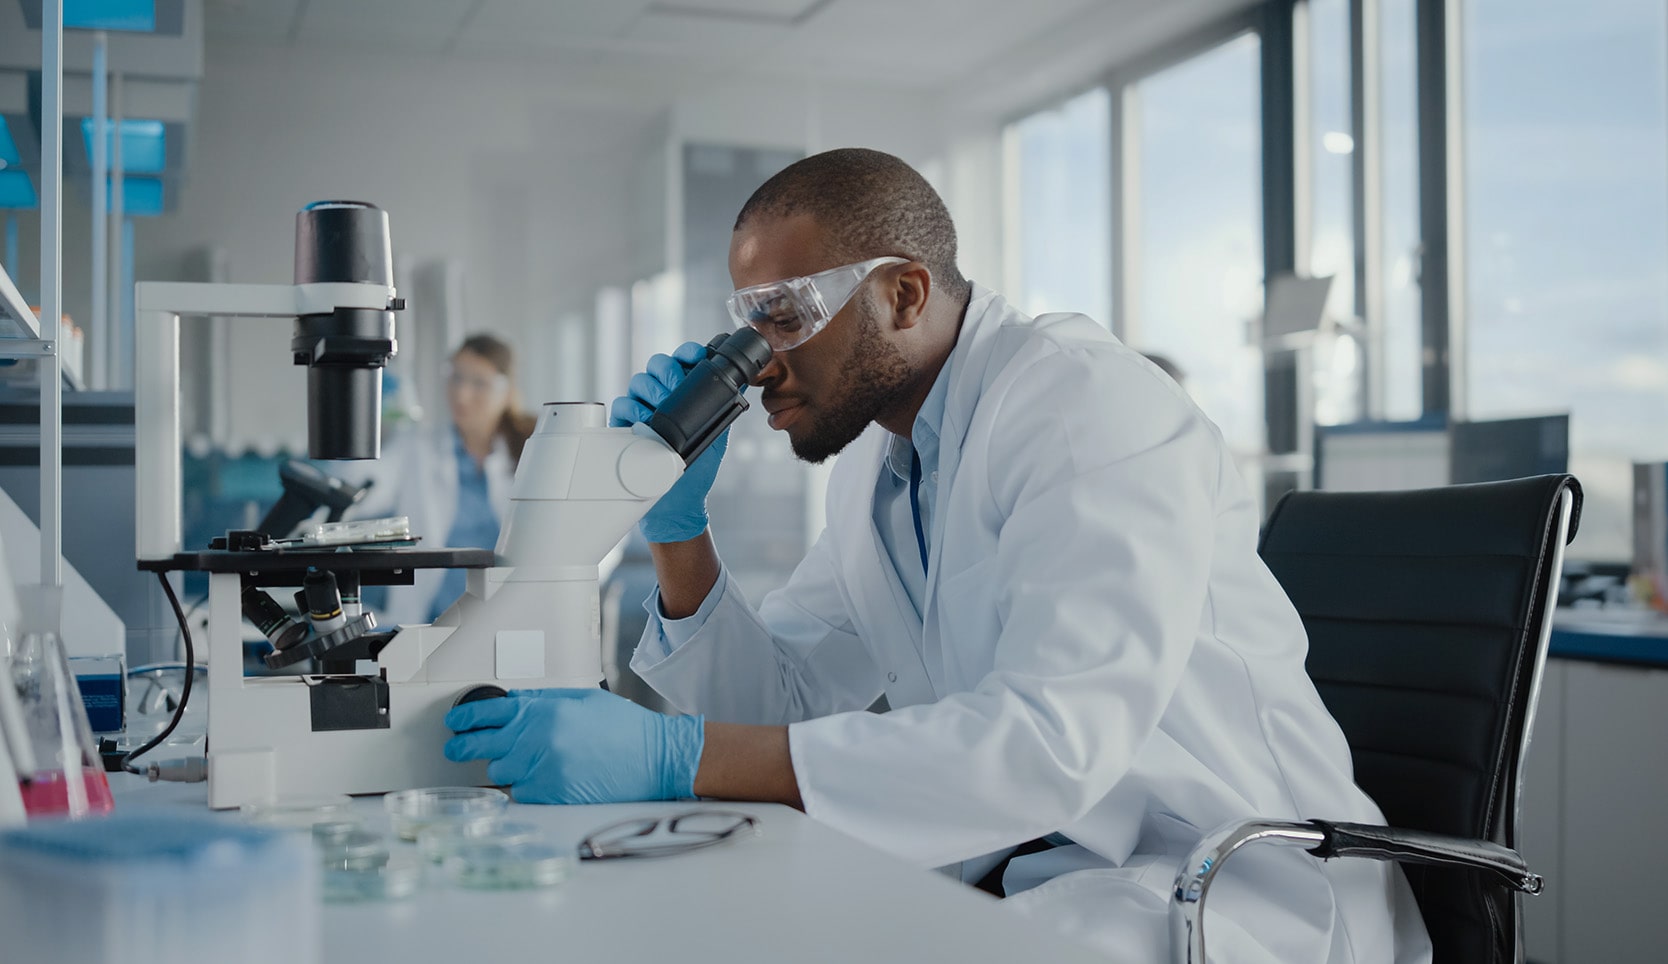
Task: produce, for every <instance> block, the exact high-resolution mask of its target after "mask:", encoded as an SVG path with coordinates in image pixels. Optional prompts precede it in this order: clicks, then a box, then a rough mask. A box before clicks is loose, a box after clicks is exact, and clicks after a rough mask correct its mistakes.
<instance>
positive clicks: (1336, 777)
mask: <svg viewBox="0 0 1668 964" xmlns="http://www.w3.org/2000/svg"><path fill="white" fill-rule="evenodd" d="M949 365H950V374H949V378H950V383H949V385H948V394H947V399H946V407H945V413H944V421H943V425H942V443H941V445H942V449H941V453H940V465H939V476H940V481H939V490H938V493H939V494H938V508H937V510H936V511H935V512H934V514H933V518H932V519H931V528H932V531H931V535H930V549H929V566H928V573H929V575H928V580H927V589H926V596H925V600H924V605H923V613H924V620H923V618H921V617H918V616H917V615H916V611H915V609H914V606H913V605H912V604H911V602H910V600H909V598H908V596H907V595H906V594H905V592H904V589H903V586H902V584H901V582H900V581H899V578H898V575H897V572H896V571H895V570H894V569H893V566H892V563H891V561H890V560H889V558H888V556H887V554H886V553H885V552H884V550H883V549H882V546H881V543H880V540H879V538H878V534H877V532H876V530H875V526H874V523H873V499H874V493H875V482H876V479H877V477H878V475H879V473H880V472H881V471H883V465H882V459H883V457H884V455H885V451H886V446H887V441H888V439H889V438H890V436H889V435H888V434H887V433H886V432H884V431H883V430H881V429H880V428H879V427H878V426H871V427H870V429H869V431H868V432H867V433H866V434H865V435H864V436H863V437H862V438H860V439H859V440H858V441H857V442H855V443H854V444H853V445H852V447H851V448H850V449H849V450H848V451H847V452H846V453H845V454H844V455H842V456H841V457H840V459H839V461H838V464H837V465H836V466H835V468H834V471H833V475H832V478H831V481H830V484H829V489H828V491H829V495H828V503H827V518H828V525H827V528H826V529H825V531H824V532H823V533H822V536H821V538H820V539H819V540H818V541H817V543H816V544H815V545H814V546H813V547H812V549H811V550H810V552H809V554H808V555H807V556H806V558H805V560H804V561H803V562H802V563H801V564H800V566H799V567H798V569H797V570H796V571H795V572H794V574H793V576H792V577H791V579H790V581H789V582H788V584H787V586H786V587H784V588H783V589H781V590H779V591H777V592H775V593H772V594H771V595H769V596H767V597H765V599H764V601H763V603H762V604H761V605H760V606H759V607H758V608H757V609H754V608H753V607H752V606H751V605H750V604H749V603H748V601H747V600H746V599H745V598H743V596H742V593H741V591H740V590H739V588H738V587H737V586H736V583H735V581H734V580H729V579H727V580H726V587H725V590H724V592H723V594H722V596H721V597H720V598H719V599H718V600H717V602H716V605H715V607H714V608H713V609H712V610H711V612H710V615H709V616H708V617H707V618H706V620H705V622H704V623H702V624H701V625H700V628H699V629H698V630H696V631H695V632H694V634H693V635H692V636H690V637H689V638H688V639H687V640H686V642H685V643H684V644H683V645H681V646H680V647H678V648H677V649H676V650H675V651H670V644H669V643H668V641H667V639H666V636H665V633H664V628H663V627H662V625H661V623H660V620H659V618H658V615H657V614H658V608H659V607H658V603H657V602H656V601H655V600H653V599H651V601H650V604H649V605H650V608H651V618H650V621H649V626H648V628H647V630H646V631H645V633H644V637H643V641H642V643H640V645H639V647H638V651H637V655H636V657H635V658H634V661H633V664H632V665H633V668H634V669H635V670H636V671H637V672H638V673H639V674H641V675H642V677H643V678H644V679H645V680H647V681H648V682H649V683H650V684H651V685H653V686H654V687H655V689H657V690H658V691H659V692H660V693H661V694H663V695H664V696H665V697H666V698H667V699H668V700H670V701H671V702H672V703H673V704H674V705H676V706H678V707H679V708H681V709H684V710H686V711H689V712H701V713H705V714H707V715H708V718H710V719H713V720H721V721H732V722H743V723H763V724H783V723H786V724H789V729H788V736H789V746H790V750H791V753H792V759H793V767H794V772H795V775H796V776H797V778H798V783H799V787H800V792H801V794H802V796H803V799H804V803H805V809H806V812H807V813H809V814H810V815H811V816H812V817H814V818H815V819H817V820H820V821H822V822H823V823H825V824H828V825H830V826H832V827H834V828H836V829H838V830H841V831H844V832H845V833H847V834H850V835H851V836H853V837H855V838H857V839H859V840H862V841H865V842H867V843H869V844H872V845H874V846H877V847H880V848H882V849H883V850H887V851H890V852H891V853H894V854H897V855H900V856H902V857H904V858H906V859H907V860H909V861H912V862H914V863H916V864H919V865H922V866H928V867H941V866H942V867H945V869H946V871H947V872H951V873H957V874H959V876H961V877H962V878H963V879H964V880H968V881H972V880H977V879H978V878H979V877H980V876H982V875H983V874H984V873H985V872H987V871H988V870H989V869H990V868H991V867H992V866H994V864H995V863H996V862H997V860H999V859H1000V857H1001V856H1002V855H1003V854H1004V853H1006V852H1007V851H1008V850H1009V849H1011V848H1013V847H1014V846H1015V845H1017V844H1019V843H1021V842H1023V841H1026V840H1029V839H1032V838H1035V837H1040V836H1043V835H1046V834H1050V833H1053V832H1056V831H1058V832H1060V833H1062V834H1064V835H1065V837H1067V838H1069V839H1070V844H1069V845H1067V846H1063V847H1060V848H1058V849H1055V850H1051V851H1047V852H1045V853H1042V854H1037V855H1034V856H1029V857H1022V858H1016V859H1015V860H1014V861H1013V862H1012V864H1011V865H1010V867H1009V869H1008V872H1007V876H1006V883H1007V893H1008V894H1010V895H1015V894H1016V893H1017V896H1010V897H1009V899H1008V900H1007V901H1006V902H1005V903H1006V905H1007V906H1010V907H1015V908H1018V909H1020V910H1022V911H1024V912H1027V913H1030V914H1032V915H1034V916H1037V917H1040V918H1043V919H1045V920H1047V921H1050V922H1052V923H1053V924H1054V925H1056V926H1057V927H1059V928H1061V929H1063V930H1065V931H1067V932H1068V933H1074V934H1077V935H1079V936H1081V937H1082V938H1083V939H1085V940H1088V941H1090V942H1092V943H1095V944H1098V945H1100V946H1101V947H1103V948H1105V949H1106V950H1107V951H1109V952H1111V953H1112V954H1113V955H1114V959H1116V960H1120V961H1130V962H1141V964H1151V962H1154V961H1159V960H1164V959H1166V958H1165V956H1164V955H1165V954H1166V953H1167V948H1168V939H1167V937H1166V933H1165V929H1164V927H1165V925H1164V921H1165V912H1166V906H1167V898H1168V894H1169V891H1170V889H1171V885H1172V883H1173V879H1174V874H1175V871H1176V868H1177V865H1178V863H1179V861H1180V858H1181V857H1182V855H1184V854H1185V853H1186V851H1187V850H1188V849H1189V848H1190V847H1191V846H1192V845H1193V844H1194V843H1196V842H1197V841H1198V839H1199V837H1200V835H1201V834H1202V833H1203V832H1206V831H1209V830H1211V829H1214V828H1215V827H1217V826H1219V825H1220V824H1222V823H1224V822H1226V821H1228V820H1232V819H1236V818H1243V817H1250V816H1256V815H1262V816H1269V817H1277V818H1306V817H1311V816H1317V817H1327V818H1332V819H1338V820H1348V821H1363V822H1381V821H1382V819H1383V818H1382V815H1381V814H1380V812H1379V810H1378V808H1377V807H1376V806H1375V805H1374V804H1373V803H1372V802H1371V801H1370V800H1369V799H1368V798H1367V797H1366V795H1365V794H1364V793H1362V792H1361V791H1360V790H1359V789H1357V788H1356V787H1355V786H1354V784H1353V782H1352V778H1351V768H1350V755H1349V748H1348V746H1347V745H1346V743H1345V741H1344V737H1343V735H1342V733H1341V731H1340V730H1339V729H1338V727H1337V725H1336V724H1335V723H1334V722H1333V720H1332V719H1331V717H1330V716H1329V715H1328V713H1327V711H1326V709H1325V707H1324V706H1323V705H1322V703H1321V701H1320V698H1319V696H1318V695H1317V694H1316V692H1315V689H1314V687H1313V685H1312V684H1311V683H1310V682H1309V679H1308V677H1307V676H1306V675H1305V673H1304V668H1303V663H1304V657H1305V654H1306V651H1307V639H1306V637H1305V634H1304V630H1303V625H1302V623H1301V622H1300V620H1299V619H1298V616H1297V613H1296V612H1295V611H1294V609H1293V608H1292V606H1291V604H1290V602H1289V601H1288V600H1287V599H1286V596H1285V594H1284V593H1283V592H1282V591H1281V589H1280V587H1279V585H1278V584H1277V583H1276V582H1275V580H1274V578H1273V576H1272V575H1271V574H1270V573H1269V572H1268V570H1267V569H1266V568H1265V567H1264V566H1263V564H1262V562H1261V560H1260V559H1259V558H1258V556H1257V553H1256V539H1257V527H1258V516H1257V509H1256V503H1255V502H1254V501H1253V500H1252V499H1251V497H1250V495H1249V493H1248V491H1247V488H1246V486H1245V484H1244V483H1243V482H1242V481H1241V479H1240V478H1239V476H1238V474H1237V472H1236V471H1235V469H1234V466H1233V462H1232V459H1231V457H1230V454H1229V451H1228V448H1227V446H1226V445H1225V444H1224V442H1223V440H1222V437H1221V434H1220V433H1219V432H1218V431H1217V429H1216V427H1215V426H1214V425H1212V424H1211V423H1210V422H1209V421H1208V420H1207V419H1206V418H1205V417H1204V416H1203V415H1202V414H1201V413H1200V412H1199V410H1198V409H1197V408H1196V407H1195V406H1194V405H1193V404H1192V403H1191V402H1190V401H1189V400H1188V398H1187V396H1186V395H1185V393H1184V392H1183V391H1182V390H1181V389H1180V388H1179V387H1178V386H1177V385H1176V384H1175V383H1174V382H1172V381H1170V380H1169V379H1168V378H1166V377H1165V376H1163V375H1162V374H1161V373H1160V372H1159V371H1158V370H1157V369H1156V368H1155V367H1154V366H1153V365H1151V364H1150V363H1148V362H1146V361H1145V360H1144V359H1142V358H1141V357H1140V356H1139V355H1138V354H1137V353H1135V352H1133V351H1131V350H1130V349H1129V348H1127V347H1125V346H1124V345H1123V344H1122V343H1120V342H1119V341H1118V340H1117V339H1115V338H1114V337H1112V336H1111V335H1110V334H1108V333H1107V332H1106V331H1105V330H1104V329H1102V328H1100V327H1099V326H1098V325H1096V324H1095V323H1094V322H1092V321H1091V320H1089V319H1088V318H1085V317H1083V316H1081V315H1045V316H1042V317H1039V318H1037V319H1035V320H1033V319H1031V318H1028V317H1026V316H1024V315H1022V314H1021V313H1019V312H1018V311H1016V310H1015V309H1013V308H1012V307H1010V306H1009V305H1008V304H1007V303H1006V302H1005V301H1004V300H1003V299H1001V298H1000V297H999V296H997V295H995V294H993V293H992V292H990V291H986V290H983V289H980V288H975V290H974V297H973V300H972V303H971V304H970V306H969V307H968V310H967V314H966V319H965V322H964V325H963V328H962V331H961V334H960V336H959V339H958V342H957V345H956V348H955V350H954V352H953V354H952V356H951V358H950V361H949ZM923 622H924V625H923ZM882 692H884V693H885V694H886V697H887V701H888V703H889V704H890V705H891V707H892V709H891V711H890V712H888V713H885V714H874V713H867V712H863V710H864V708H865V707H867V706H869V705H870V704H871V703H872V702H873V701H874V700H875V698H876V697H877V696H879V695H880V694H881V693H882ZM1210 928H1211V935H1212V938H1213V940H1212V943H1211V950H1212V953H1211V959H1212V961H1235V962H1249V961H1255V962H1267V964H1305V962H1316V964H1319V962H1322V961H1333V962H1351V961H1355V962H1368V961H1371V962H1389V961H1396V962H1405V961H1421V960H1428V959H1429V944H1428V942H1427V940H1426V938H1425V934H1424V927H1423V924H1422V923H1421V922H1420V920H1419V918H1418V915H1417V910H1416V909H1415V908H1414V905H1413V903H1412V895H1411V893H1410V892H1409V891H1408V889H1407V885H1406V883H1405V881H1404V879H1403V878H1402V876H1401V873H1400V871H1399V870H1396V869H1394V868H1393V867H1392V866H1390V865H1386V864H1380V863H1378V862H1375V861H1331V862H1327V863H1325V864H1323V863H1321V862H1320V861H1317V860H1315V859H1313V858H1311V857H1309V856H1308V855H1307V854H1304V853H1302V852H1301V851H1294V850H1285V849H1281V848H1263V849H1262V850H1261V851H1260V852H1259V851H1258V850H1257V849H1256V848H1252V849H1249V850H1247V851H1243V852H1241V853H1240V854H1239V855H1238V856H1236V857H1235V859H1234V862H1233V863H1229V864H1228V865H1227V866H1226V869H1225V870H1224V871H1223V872H1222V874H1221V875H1220V877H1219V879H1218V883H1217V885H1216V887H1215V888H1213V891H1212V898H1211V925H1210Z"/></svg>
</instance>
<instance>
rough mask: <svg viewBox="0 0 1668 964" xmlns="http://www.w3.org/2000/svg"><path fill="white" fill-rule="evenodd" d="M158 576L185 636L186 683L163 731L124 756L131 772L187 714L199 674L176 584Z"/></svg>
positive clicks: (158, 574)
mask: <svg viewBox="0 0 1668 964" xmlns="http://www.w3.org/2000/svg"><path fill="white" fill-rule="evenodd" d="M156 578H157V581H159V582H161V583H162V591H163V592H165V593H167V594H168V603H169V604H170V605H172V606H173V607H174V618H176V619H178V620H179V622H180V633H181V635H183V636H184V637H185V685H184V686H183V687H181V688H180V702H179V705H178V706H176V707H174V717H173V719H171V720H169V721H168V725H167V726H166V727H163V729H162V732H161V733H158V734H157V735H156V736H154V737H152V738H151V741H150V742H149V743H146V744H145V745H144V746H142V747H140V748H139V749H137V750H132V751H129V752H128V755H127V756H124V757H122V769H123V770H126V771H127V772H129V773H139V772H141V771H140V770H139V769H138V768H136V767H135V766H134V765H133V761H134V760H137V759H138V758H139V757H141V756H144V755H145V754H146V753H149V752H150V751H152V750H154V749H156V748H157V746H158V745H159V744H161V743H162V741H163V740H166V739H168V736H169V734H171V733H173V732H174V727H176V726H179V725H180V720H181V719H182V718H183V717H184V716H185V704H186V701H188V700H190V699H191V680H192V678H193V677H195V676H196V675H197V650H196V649H195V648H194V647H193V646H192V645H191V627H190V625H188V624H187V622H186V618H185V610H183V609H181V608H180V600H179V597H178V596H176V595H174V586H173V584H172V583H170V582H169V581H168V574H167V573H165V572H159V573H157V574H156Z"/></svg>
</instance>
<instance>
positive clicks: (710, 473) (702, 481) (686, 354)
mask: <svg viewBox="0 0 1668 964" xmlns="http://www.w3.org/2000/svg"><path fill="white" fill-rule="evenodd" d="M705 357H707V346H705V345H703V344H701V343H700V342H698V341H690V342H685V343H683V344H682V345H680V346H678V350H677V351H674V352H673V353H672V354H671V355H669V356H668V355H656V356H654V357H653V358H650V359H649V363H648V365H647V366H645V368H644V370H643V371H640V372H638V373H637V374H635V375H633V376H631V384H630V385H629V386H627V388H626V392H627V394H625V395H621V396H620V397H619V398H616V399H614V404H613V405H611V406H609V409H608V424H609V425H612V426H624V425H635V424H637V423H638V422H646V421H648V420H649V416H650V415H652V414H654V409H655V407H656V406H658V405H659V404H660V403H661V402H664V401H665V400H666V396H668V395H670V394H672V389H674V388H677V387H678V383H679V382H681V381H683V379H684V376H685V375H687V374H688V366H693V365H695V364H696V363H697V362H699V361H701V360H702V359H703V358H705ZM729 444H730V433H729V431H728V430H726V431H725V432H724V434H723V435H720V436H719V437H718V438H717V439H716V440H715V441H714V442H713V443H712V445H710V446H708V447H707V450H706V451H705V452H702V453H701V455H700V457H699V458H697V459H696V460H695V461H694V462H693V463H692V464H690V466H689V467H688V468H686V469H684V470H683V476H682V477H681V478H679V479H678V481H677V483H676V484H674V485H673V486H672V487H671V488H670V489H669V490H667V492H666V494H665V495H663V496H661V497H660V501H658V502H656V503H655V504H654V508H652V509H650V510H649V511H648V514H646V515H644V516H643V519H642V521H641V522H639V523H638V524H637V526H638V528H639V529H641V530H642V532H643V538H645V539H647V540H649V541H650V542H686V541H688V540H690V539H693V538H695V537H696V536H698V535H700V534H701V533H703V532H705V531H706V529H707V493H708V492H710V491H711V490H712V481H713V479H716V478H717V477H718V466H719V463H721V462H723V461H724V449H725V448H726V447H728V446H729Z"/></svg>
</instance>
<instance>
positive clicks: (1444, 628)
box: [1259, 475, 1581, 964]
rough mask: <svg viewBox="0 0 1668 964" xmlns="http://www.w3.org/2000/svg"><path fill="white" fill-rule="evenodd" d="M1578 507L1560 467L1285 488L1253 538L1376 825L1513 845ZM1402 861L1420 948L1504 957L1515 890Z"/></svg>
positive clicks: (1511, 944)
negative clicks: (1421, 934)
mask: <svg viewBox="0 0 1668 964" xmlns="http://www.w3.org/2000/svg"><path fill="white" fill-rule="evenodd" d="M1566 493H1567V494H1568V495H1567V497H1566ZM1566 506H1567V507H1568V510H1567V512H1566ZM1580 507H1581V488H1580V486H1579V484H1578V483H1577V482H1576V480H1575V479H1574V477H1572V476H1568V475H1547V476H1536V477H1534V478H1528V479H1517V480H1513V481H1510V482H1487V483H1481V484H1477V485H1453V486H1446V487H1444V488H1439V489H1420V490H1414V491H1406V492H1293V493H1291V494H1289V495H1287V496H1286V497H1285V498H1284V499H1282V500H1281V501H1280V503H1279V504H1278V505H1277V506H1276V507H1275V509H1274V511H1273V512H1272V513H1271V514H1270V516H1269V519H1268V523H1267V525H1266V526H1265V528H1264V531H1263V538H1262V544H1261V546H1260V548H1259V551H1260V553H1261V555H1262V557H1263V560H1264V561H1265V562H1266V563H1267V565H1268V567H1269V569H1270V570H1271V571H1273V573H1274V576H1275V578H1276V579H1278V580H1279V582H1280V585H1281V586H1282V587H1284V589H1285V590H1286V594H1287V595H1288V596H1290V597H1291V600H1292V602H1293V604H1294V605H1295V606H1296V607H1297V611H1298V613H1299V614H1300V615H1301V616H1302V617H1303V624H1304V627H1305V628H1306V629H1307V630H1308V633H1309V659H1308V669H1309V675H1310V678H1311V679H1313V680H1314V682H1315V686H1316V688H1317V689H1318V690H1319V691H1320V695H1321V698H1322V699H1323V700H1324V701H1325V703H1326V706H1327V708H1328V709H1329V710H1330V711H1331V713H1332V715H1333V717H1335V718H1336V719H1337V721H1338V723H1339V725H1340V726H1341V727H1342V728H1343V731H1344V735H1345V737H1346V738H1347V739H1348V740H1349V745H1350V750H1351V752H1352V754H1353V756H1354V761H1355V780H1356V783H1357V784H1359V785H1360V786H1361V788H1362V789H1363V790H1365V791H1366V792H1367V793H1368V795H1370V796H1371V797H1372V798H1373V799H1374V800H1375V801H1376V802H1377V803H1378V805H1379V807H1380V808H1382V809H1383V811H1384V814H1385V818H1386V820H1387V822H1388V823H1389V825H1390V826H1392V827H1402V828H1408V829H1414V830H1426V831H1432V832H1436V833H1445V834H1453V835H1457V836H1462V837H1470V838H1475V839H1481V840H1490V841H1493V842H1495V843H1499V844H1502V845H1504V846H1507V847H1513V848H1515V847H1516V845H1517V844H1516V838H1517V801H1518V788H1519V767H1520V764H1521V761H1522V756H1523V750H1524V748H1525V746H1526V745H1527V741H1528V736H1529V730H1530V727H1531V725H1532V723H1533V717H1534V708H1535V699H1536V696H1537V694H1538V692H1539V686H1540V673H1541V669H1542V667H1543V666H1544V664H1545V658H1546V641H1547V637H1548V634H1549V632H1550V629H1551V625H1550V624H1551V618H1552V607H1553V605H1554V603H1555V601H1556V596H1557V587H1558V571H1557V570H1558V568H1559V566H1560V565H1561V564H1562V559H1563V551H1562V550H1563V545H1564V543H1565V542H1566V541H1567V540H1568V539H1569V538H1572V537H1573V536H1574V534H1575V528H1576V522H1577V520H1578V519H1579V516H1580ZM1312 816H1317V817H1319V816H1324V815H1322V814H1313V815H1312ZM1405 869H1406V871H1407V876H1408V880H1409V882H1410V883H1411V884H1412V885H1413V890H1414V894H1415V895H1416V896H1417V897H1418V900H1419V907H1420V910H1421V912H1422V913H1423V915H1424V918H1425V925H1426V928H1427V929H1428V930H1429V931H1430V935H1431V941H1432V943H1433V945H1434V947H1435V949H1436V964H1444V962H1465V964H1477V962H1490V961H1499V962H1510V961H1513V960H1515V959H1517V957H1518V953H1519V952H1518V943H1519V942H1518V938H1517V935H1518V915H1517V907H1518V902H1517V898H1516V895H1510V894H1506V893H1505V892H1504V891H1503V890H1502V889H1501V888H1498V887H1495V886H1493V885H1491V884H1488V883H1486V882H1484V881H1483V880H1482V879H1481V878H1479V877H1478V876H1477V875H1476V874H1475V873H1474V872H1471V871H1465V870H1450V869H1437V868H1426V867H1411V866H1410V867H1407V868H1405Z"/></svg>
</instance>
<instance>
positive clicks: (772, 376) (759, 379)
mask: <svg viewBox="0 0 1668 964" xmlns="http://www.w3.org/2000/svg"><path fill="white" fill-rule="evenodd" d="M782 371H783V366H782V353H781V352H779V351H773V352H771V353H770V361H768V362H766V363H765V366H764V367H763V368H761V369H759V373H758V374H757V375H754V376H753V380H752V381H750V382H748V383H747V384H749V385H752V386H753V387H754V388H764V387H765V386H767V385H770V384H771V383H772V382H776V381H780V380H781V378H782Z"/></svg>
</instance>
